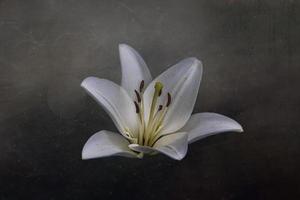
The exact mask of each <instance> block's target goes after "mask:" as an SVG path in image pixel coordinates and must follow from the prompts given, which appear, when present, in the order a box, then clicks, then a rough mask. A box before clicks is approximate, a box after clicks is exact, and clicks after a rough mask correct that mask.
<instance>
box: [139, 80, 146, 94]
mask: <svg viewBox="0 0 300 200" xmlns="http://www.w3.org/2000/svg"><path fill="white" fill-rule="evenodd" d="M144 85H145V81H144V80H142V81H141V83H140V92H142V91H143V89H144Z"/></svg>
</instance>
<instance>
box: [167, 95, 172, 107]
mask: <svg viewBox="0 0 300 200" xmlns="http://www.w3.org/2000/svg"><path fill="white" fill-rule="evenodd" d="M171 100H172V98H171V94H170V93H169V92H168V101H167V104H166V107H168V106H169V105H170V104H171Z"/></svg>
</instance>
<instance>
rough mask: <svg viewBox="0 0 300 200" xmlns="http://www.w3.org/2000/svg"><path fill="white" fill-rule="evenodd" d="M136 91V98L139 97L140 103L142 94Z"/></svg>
mask: <svg viewBox="0 0 300 200" xmlns="http://www.w3.org/2000/svg"><path fill="white" fill-rule="evenodd" d="M134 92H135V95H136V98H137V100H138V102H139V103H140V102H141V96H140V94H139V92H138V91H136V90H134Z"/></svg>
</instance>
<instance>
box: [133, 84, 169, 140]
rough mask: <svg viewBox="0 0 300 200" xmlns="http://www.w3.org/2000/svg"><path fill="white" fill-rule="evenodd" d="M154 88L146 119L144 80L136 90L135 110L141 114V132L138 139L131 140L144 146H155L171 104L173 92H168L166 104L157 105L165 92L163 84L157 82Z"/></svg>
mask: <svg viewBox="0 0 300 200" xmlns="http://www.w3.org/2000/svg"><path fill="white" fill-rule="evenodd" d="M154 89H155V90H154V93H153V96H152V101H151V105H150V113H149V117H148V119H145V115H144V100H143V93H144V80H142V81H141V83H140V87H139V90H134V92H135V94H136V100H135V101H134V105H135V112H136V113H137V115H138V116H139V130H138V131H139V133H138V138H137V139H135V140H131V142H132V143H137V144H139V145H143V146H153V145H154V144H155V142H156V141H157V140H158V139H159V138H160V136H161V135H160V131H161V129H162V128H163V121H164V118H165V115H166V113H167V110H168V107H169V105H170V104H171V94H170V93H167V98H166V100H165V103H164V105H158V106H157V100H158V98H160V97H161V94H162V92H163V84H162V83H161V82H156V83H155V85H154ZM146 120H147V121H146ZM146 122H147V123H146Z"/></svg>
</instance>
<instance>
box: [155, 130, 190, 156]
mask: <svg viewBox="0 0 300 200" xmlns="http://www.w3.org/2000/svg"><path fill="white" fill-rule="evenodd" d="M153 148H154V149H156V150H157V151H159V152H161V153H163V154H165V155H167V156H169V157H171V158H173V159H175V160H181V159H183V158H184V157H185V155H186V153H187V149H188V135H187V133H186V132H177V133H172V134H169V135H165V136H163V137H162V138H160V139H159V140H158V141H157V142H156V143H155V144H154V146H153Z"/></svg>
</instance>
